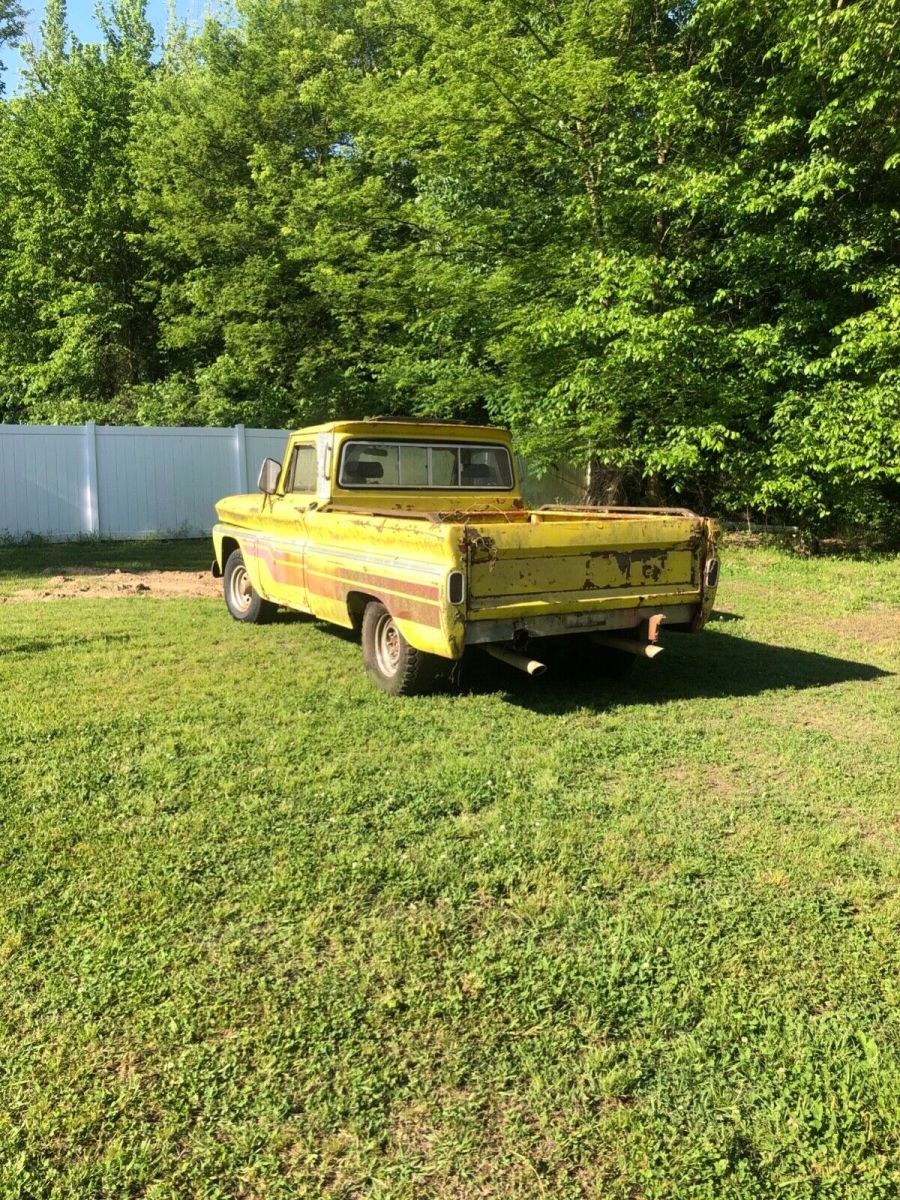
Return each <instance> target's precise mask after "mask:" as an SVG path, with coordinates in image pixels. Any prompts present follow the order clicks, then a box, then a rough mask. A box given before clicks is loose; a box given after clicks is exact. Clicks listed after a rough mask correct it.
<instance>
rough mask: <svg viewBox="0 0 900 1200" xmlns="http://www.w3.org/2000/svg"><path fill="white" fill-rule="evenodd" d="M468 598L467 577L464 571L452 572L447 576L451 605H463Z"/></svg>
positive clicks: (448, 596) (448, 595) (448, 597)
mask: <svg viewBox="0 0 900 1200" xmlns="http://www.w3.org/2000/svg"><path fill="white" fill-rule="evenodd" d="M465 598H466V577H465V575H463V573H462V571H451V572H450V574H449V575H448V576H447V599H448V600H449V601H450V603H451V604H462V602H463V601H464V600H465Z"/></svg>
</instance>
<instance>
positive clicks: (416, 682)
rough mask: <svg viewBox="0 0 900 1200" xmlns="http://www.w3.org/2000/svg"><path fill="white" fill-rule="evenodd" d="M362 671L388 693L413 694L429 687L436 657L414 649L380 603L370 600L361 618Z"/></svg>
mask: <svg viewBox="0 0 900 1200" xmlns="http://www.w3.org/2000/svg"><path fill="white" fill-rule="evenodd" d="M362 651H363V662H364V663H365V664H366V674H367V675H368V676H369V678H370V679H371V680H372V682H373V683H374V684H375V685H376V686H377V687H380V688H381V690H382V691H383V692H388V693H389V694H390V695H391V696H417V695H422V694H423V693H425V692H429V691H431V690H432V689H433V687H434V683H435V678H436V674H437V671H436V668H437V662H438V660H437V658H436V657H435V655H433V654H424V653H423V652H422V651H421V650H416V649H414V648H413V647H412V646H411V645H410V644H409V642H408V641H407V640H406V638H405V637H404V636H403V634H402V633H401V632H400V630H399V629H398V628H397V626H396V624H395V622H394V618H393V617H392V616H391V614H390V613H389V612H388V610H387V609H386V608H385V606H384V605H383V604H380V603H379V602H378V601H377V600H372V601H370V602H369V603H368V604H367V605H366V610H365V612H364V613H363V619H362Z"/></svg>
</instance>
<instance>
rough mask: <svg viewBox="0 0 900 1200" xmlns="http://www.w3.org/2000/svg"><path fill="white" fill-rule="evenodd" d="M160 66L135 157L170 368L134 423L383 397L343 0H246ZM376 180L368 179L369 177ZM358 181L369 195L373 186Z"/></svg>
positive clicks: (251, 414)
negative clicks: (233, 17) (235, 14)
mask: <svg viewBox="0 0 900 1200" xmlns="http://www.w3.org/2000/svg"><path fill="white" fill-rule="evenodd" d="M241 16H242V20H241V22H240V25H239V26H238V27H237V28H232V27H229V26H225V25H223V24H221V23H220V22H219V21H216V20H210V21H208V22H207V24H206V26H205V28H204V30H203V32H202V33H201V34H200V35H199V36H198V37H197V38H195V39H194V40H192V41H189V42H188V43H186V44H185V46H184V47H183V48H182V49H180V50H179V51H178V53H177V54H174V55H172V56H171V57H170V58H169V59H168V60H167V61H166V62H165V63H164V66H163V70H162V71H161V73H160V77H159V79H158V80H157V84H156V86H155V87H154V89H153V93H152V97H151V101H150V104H149V106H148V108H147V110H146V112H145V113H144V116H143V118H142V122H141V137H140V140H139V143H138V145H137V146H136V150H135V157H134V161H135V164H136V170H137V172H138V176H139V178H140V181H141V185H142V192H141V204H142V215H143V217H144V219H145V220H146V222H147V226H148V232H147V234H146V237H145V239H144V243H143V244H144V246H145V248H146V253H147V254H148V256H149V257H150V258H152V260H153V263H154V267H153V272H152V278H153V282H154V287H155V294H156V298H157V312H158V315H159V318H160V323H161V330H162V347H163V352H164V354H165V358H166V365H167V369H168V371H169V372H170V375H169V379H168V381H167V382H166V383H164V384H163V385H161V386H160V387H158V388H155V389H151V390H149V391H148V393H147V394H146V396H145V398H144V402H143V408H142V413H143V414H144V416H145V417H146V419H160V418H161V417H165V418H167V419H170V420H172V419H177V420H188V419H190V420H197V421H203V422H207V421H210V422H223V421H232V420H244V421H247V422H258V423H267V424H281V423H286V422H290V423H293V424H297V423H300V422H303V421H311V420H317V419H320V418H323V417H326V416H329V415H333V414H337V413H341V414H352V413H354V412H367V411H371V410H372V408H373V407H378V404H379V403H380V401H379V399H378V389H377V386H376V369H377V364H378V361H379V358H380V354H381V344H382V342H383V338H382V337H381V332H382V331H383V328H384V326H385V325H389V324H390V323H391V315H390V311H389V307H388V308H386V306H385V304H384V303H383V297H382V296H380V295H379V297H378V299H377V300H373V299H372V298H371V297H369V295H368V293H369V292H370V291H371V290H373V289H374V290H375V291H377V290H378V281H377V279H376V278H375V277H373V276H372V275H371V274H370V273H369V274H367V272H366V271H365V270H364V269H361V264H362V265H363V266H364V265H365V264H367V263H368V258H367V247H368V244H369V241H370V239H371V237H373V236H375V237H377V236H382V237H383V236H384V230H383V228H380V227H379V225H378V222H377V220H376V222H375V225H374V226H373V227H372V228H370V229H368V230H367V229H366V228H364V223H361V222H360V221H359V220H358V219H357V218H358V217H359V216H360V214H362V213H363V212H364V211H365V210H366V209H367V208H368V209H372V208H375V209H377V207H378V202H379V194H380V191H381V190H383V189H381V188H380V184H379V181H378V180H377V178H374V177H372V176H371V175H369V174H368V173H367V169H366V165H365V163H363V162H362V160H360V159H359V158H358V156H356V155H355V153H354V152H353V146H352V137H351V131H350V130H349V129H348V125H347V123H346V121H347V111H346V107H345V102H344V93H345V88H346V82H347V77H348V74H349V73H351V71H352V67H351V61H352V58H353V50H352V47H353V46H354V45H355V39H354V37H353V34H352V33H350V34H348V33H347V32H346V29H345V27H346V26H347V25H351V24H352V22H353V19H354V17H353V11H352V7H351V6H349V5H342V4H340V3H329V2H328V0H322V2H321V3H319V2H312V0H296V2H293V3H292V2H287V3H284V4H281V5H277V6H276V5H272V4H270V3H267V2H266V0H250V2H249V3H246V4H245V5H244V7H243V9H242V11H241ZM370 185H371V186H370ZM367 188H369V190H368V191H367Z"/></svg>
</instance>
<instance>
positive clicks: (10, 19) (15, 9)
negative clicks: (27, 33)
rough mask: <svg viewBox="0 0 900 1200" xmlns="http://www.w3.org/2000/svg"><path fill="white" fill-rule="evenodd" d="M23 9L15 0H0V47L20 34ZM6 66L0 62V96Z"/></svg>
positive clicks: (23, 15) (13, 40)
mask: <svg viewBox="0 0 900 1200" xmlns="http://www.w3.org/2000/svg"><path fill="white" fill-rule="evenodd" d="M24 18H25V10H24V9H23V8H22V7H21V5H19V4H17V3H16V0H0V48H2V47H3V46H5V45H9V44H10V43H14V42H15V41H16V40H17V39H18V38H20V37H21V36H22V33H23V30H24V28H25V25H24ZM5 70H6V68H5V67H4V66H3V64H2V63H0V96H2V95H3V93H4V91H5V86H6V85H5V84H4V82H3V72H4V71H5Z"/></svg>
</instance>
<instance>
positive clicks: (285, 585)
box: [269, 438, 318, 610]
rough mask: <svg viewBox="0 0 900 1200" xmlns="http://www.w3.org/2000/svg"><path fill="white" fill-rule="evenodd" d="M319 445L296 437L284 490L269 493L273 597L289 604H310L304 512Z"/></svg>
mask: <svg viewBox="0 0 900 1200" xmlns="http://www.w3.org/2000/svg"><path fill="white" fill-rule="evenodd" d="M317 486H318V449H317V447H316V443H315V440H314V439H312V438H310V439H309V441H298V442H295V443H294V444H293V446H292V447H291V455H290V459H289V461H288V464H287V467H286V469H285V472H284V487H283V490H282V491H281V492H279V493H277V494H276V495H275V496H273V497H272V507H271V511H270V524H269V528H270V530H271V534H270V541H269V549H270V551H271V564H270V573H271V575H272V578H273V580H274V582H275V583H276V585H277V589H278V590H277V596H275V597H273V598H274V599H276V600H278V601H279V602H280V603H282V604H286V605H288V606H289V607H291V608H299V609H307V610H308V608H309V604H308V596H307V587H306V542H307V530H306V513H307V510H308V509H309V506H310V505H311V504H312V503H313V501H314V500H315V499H316V491H317Z"/></svg>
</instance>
